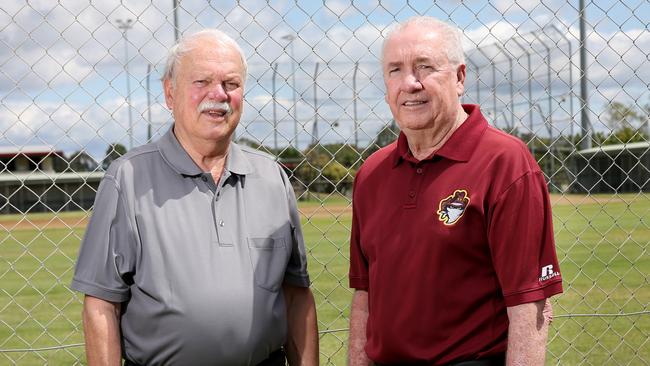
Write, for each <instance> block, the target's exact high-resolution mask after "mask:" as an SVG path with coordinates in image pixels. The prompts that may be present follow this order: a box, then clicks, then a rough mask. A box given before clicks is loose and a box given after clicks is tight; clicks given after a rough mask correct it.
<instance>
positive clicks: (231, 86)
mask: <svg viewBox="0 0 650 366" xmlns="http://www.w3.org/2000/svg"><path fill="white" fill-rule="evenodd" d="M237 88H239V83H226V90H235V89H237Z"/></svg>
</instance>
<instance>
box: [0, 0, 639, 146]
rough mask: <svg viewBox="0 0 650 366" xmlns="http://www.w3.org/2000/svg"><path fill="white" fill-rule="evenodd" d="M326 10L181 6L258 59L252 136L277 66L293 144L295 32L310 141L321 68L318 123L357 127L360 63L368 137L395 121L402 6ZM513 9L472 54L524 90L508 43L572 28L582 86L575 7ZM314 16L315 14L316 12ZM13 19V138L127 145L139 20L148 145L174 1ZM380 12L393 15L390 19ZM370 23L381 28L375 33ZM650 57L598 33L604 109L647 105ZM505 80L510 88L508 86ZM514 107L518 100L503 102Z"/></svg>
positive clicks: (593, 44) (5, 24)
mask: <svg viewBox="0 0 650 366" xmlns="http://www.w3.org/2000/svg"><path fill="white" fill-rule="evenodd" d="M326 4H327V6H328V8H329V9H330V10H324V9H322V5H314V4H311V5H309V9H308V11H307V12H304V11H298V10H297V8H296V5H295V4H294V3H293V2H287V1H283V2H273V3H271V4H269V3H267V2H265V1H250V2H246V3H245V4H244V3H242V4H239V5H238V4H235V3H232V4H231V5H223V4H221V3H219V4H217V3H216V2H214V3H206V2H205V1H200V0H186V1H183V2H181V5H182V9H181V10H180V12H179V25H180V28H181V30H182V31H184V32H191V31H194V30H197V29H199V28H202V27H219V28H221V29H224V30H225V31H226V32H227V33H229V34H230V35H232V36H233V37H235V38H237V39H238V40H239V42H240V44H241V45H242V47H243V48H244V51H245V53H246V54H247V55H248V56H249V63H250V69H249V71H250V75H249V79H248V85H247V89H248V90H249V93H248V94H247V103H248V104H249V106H248V107H247V110H246V114H245V116H244V117H245V121H244V122H247V123H248V122H251V123H252V124H253V125H251V126H250V127H249V128H248V131H250V132H251V133H252V134H255V133H257V132H256V131H257V129H258V128H257V127H255V125H254V124H256V123H257V124H259V125H260V126H264V127H259V131H261V132H260V136H261V137H262V138H268V136H270V135H269V130H268V126H269V125H271V126H272V123H271V124H269V121H271V120H272V116H271V114H272V110H271V106H272V104H271V103H269V102H270V100H271V99H270V98H271V96H270V94H271V81H272V76H273V70H272V64H273V63H275V62H278V63H279V66H278V75H277V78H276V83H277V85H276V86H277V89H278V93H277V100H278V105H277V106H278V109H277V111H278V117H277V118H278V120H280V121H282V123H283V125H282V126H281V127H280V128H281V129H282V131H281V132H282V134H283V135H286V136H289V137H291V136H293V132H292V128H293V127H292V126H293V123H292V121H291V115H290V107H291V105H292V93H291V88H290V87H291V85H292V81H293V80H292V77H291V63H290V58H289V53H290V50H291V48H290V46H288V44H287V41H286V40H282V39H281V38H282V36H284V35H286V34H290V33H291V34H296V35H297V36H298V38H297V39H296V40H294V41H293V47H294V48H293V51H294V53H295V58H296V59H297V61H300V65H299V67H298V68H297V72H296V88H297V90H298V91H299V92H300V93H302V96H303V98H302V100H300V101H299V103H298V115H299V119H300V123H301V124H303V125H304V126H305V127H304V128H305V129H306V130H307V131H310V128H311V124H310V123H311V122H310V121H311V120H313V113H314V108H313V105H312V104H313V101H312V99H313V72H314V66H315V62H319V63H320V64H319V75H318V89H317V93H318V98H319V117H320V118H319V121H321V122H322V123H323V125H324V126H328V125H331V124H332V123H335V122H336V121H338V123H339V127H338V130H336V131H339V130H340V133H341V134H342V135H345V136H347V135H346V134H348V135H349V133H350V131H351V130H350V128H351V127H350V126H352V119H353V118H352V114H353V113H352V106H353V103H352V95H353V90H352V75H353V72H354V63H355V62H357V61H358V62H359V63H360V66H359V70H358V75H357V90H358V95H359V97H360V100H359V101H358V103H357V112H358V116H359V117H358V119H359V120H361V119H364V118H365V119H366V120H367V122H364V123H368V126H370V127H369V130H372V128H374V126H380V125H381V124H382V123H384V122H386V120H387V119H389V117H388V116H389V114H388V113H387V109H386V107H385V103H384V102H383V100H382V94H383V83H382V80H381V73H380V69H379V64H378V62H377V56H378V54H379V52H380V47H381V41H382V35H381V32H382V30H383V29H384V27H385V24H382V23H381V22H382V21H383V19H384V18H385V19H386V22H390V21H392V15H397V14H395V12H397V11H398V10H399V9H400V6H398V4H397V3H396V2H390V1H389V2H383V3H381V8H382V9H383V8H386V9H389V10H388V11H384V10H382V9H379V10H377V11H375V8H377V5H378V4H377V2H376V1H370V2H368V3H361V4H355V6H354V7H353V8H350V4H349V2H345V1H342V0H329V1H327V3H326ZM462 4H463V3H462V2H460V3H458V4H456V5H457V6H463V5H462ZM513 4H514V3H512V2H506V1H505V0H504V1H498V2H496V3H495V6H496V8H497V9H498V10H500V11H502V12H503V13H504V14H503V16H502V17H501V18H499V17H493V18H492V19H489V20H488V21H485V19H484V18H481V19H479V22H471V25H470V27H471V28H469V29H468V30H467V31H466V32H465V35H466V42H465V48H466V49H467V50H468V51H469V50H472V49H475V48H476V47H477V46H481V47H483V46H485V47H486V49H487V48H489V47H487V45H489V44H493V43H495V42H500V43H505V44H506V46H505V47H504V48H505V50H506V54H508V55H510V56H511V57H513V58H515V59H516V63H515V66H514V68H515V70H514V71H515V76H520V77H519V78H518V79H519V80H524V81H521V82H520V83H521V85H523V83H524V82H525V80H526V77H527V74H526V71H525V70H524V67H523V66H522V65H525V62H526V60H525V54H526V52H531V51H530V49H523V50H522V49H519V48H518V47H515V46H513V45H512V43H508V42H507V41H508V39H510V38H511V37H512V36H513V35H516V34H523V33H527V32H529V31H531V30H533V28H536V27H537V26H538V25H539V24H544V25H545V24H549V22H551V21H554V23H553V24H555V25H556V26H557V27H558V28H560V29H563V30H564V32H563V34H564V35H566V36H567V37H568V38H569V39H570V40H571V41H572V42H573V45H574V48H573V51H572V52H573V54H574V55H573V61H572V63H573V65H574V67H573V69H572V70H574V71H575V73H574V77H575V79H574V80H573V82H574V84H575V85H577V74H578V73H577V65H578V64H579V59H578V53H577V38H578V34H579V33H578V30H577V25H576V23H575V19H573V18H571V19H569V20H567V21H566V24H571V25H572V26H571V28H570V29H566V26H564V25H563V24H564V23H563V22H564V20H563V19H562V17H563V16H569V15H564V12H559V13H558V15H557V18H556V17H555V15H553V13H554V10H557V9H560V8H561V7H562V6H563V5H562V4H565V3H563V2H560V1H559V0H552V1H551V2H544V4H545V5H540V4H539V2H535V1H532V0H523V2H519V3H517V5H514V6H513ZM217 5H218V6H217ZM228 6H230V7H228ZM564 6H566V5H564ZM319 7H321V8H320V9H319ZM356 8H358V9H359V10H357V9H356ZM313 9H316V10H314V11H313V14H312V10H313ZM364 11H367V12H368V14H366V13H364ZM3 12H4V13H1V12H0V29H2V35H1V36H0V65H1V66H2V68H1V70H0V90H2V92H3V93H2V95H4V96H3V97H2V100H1V101H2V105H3V106H2V109H0V118H2V120H1V121H0V127H1V128H2V130H1V131H2V133H3V137H4V136H6V137H7V138H10V140H11V141H16V142H17V143H20V141H29V140H30V139H31V140H33V139H42V140H44V142H45V143H48V142H49V143H57V144H61V145H62V146H65V147H66V149H78V148H79V147H88V148H90V149H94V151H95V150H96V151H100V152H101V150H102V149H103V148H102V147H100V145H101V146H105V144H106V143H108V142H114V141H120V142H122V143H125V144H126V143H127V142H128V136H126V130H125V128H126V127H125V126H126V125H125V122H124V121H126V109H125V108H123V106H122V104H123V97H120V95H123V94H124V90H125V85H124V79H125V78H124V76H125V75H124V66H123V62H124V43H123V39H122V33H121V31H120V30H119V29H118V28H117V26H116V23H115V20H116V19H118V18H120V19H127V18H131V19H133V23H132V25H133V28H132V29H130V30H129V31H128V39H129V45H128V52H129V55H130V58H131V61H130V63H129V68H130V70H129V71H130V73H131V75H132V79H131V80H132V96H133V99H134V101H133V104H134V105H135V106H136V110H135V111H134V120H135V121H136V123H135V124H136V126H138V127H137V129H136V134H135V135H136V142H137V143H141V142H143V141H144V139H145V138H144V137H143V136H146V135H145V132H144V131H145V128H144V127H143V126H145V124H144V117H146V113H145V112H146V97H145V89H144V78H145V71H146V68H147V63H148V62H150V63H152V64H154V66H156V67H157V72H154V73H155V74H156V76H157V74H159V72H160V71H161V68H162V67H161V64H162V61H163V59H164V57H165V55H166V52H167V49H168V47H169V46H170V45H171V44H172V42H173V37H174V33H173V30H172V22H173V13H172V9H171V2H169V1H167V0H154V1H152V2H137V1H135V0H133V1H125V2H117V1H115V0H114V1H105V2H98V3H97V2H93V3H91V4H89V3H88V2H87V1H82V0H61V1H59V2H51V1H45V0H40V1H37V2H29V4H28V5H26V4H25V3H24V2H22V1H18V0H7V1H5V2H3ZM370 12H373V14H374V15H371V14H369V13H370ZM391 12H392V13H391ZM378 13H381V14H384V13H386V14H385V16H382V15H377V14H378ZM486 13H487V12H486ZM574 13H575V11H574V12H573V13H572V14H570V15H571V16H573V15H574ZM2 14H4V15H2ZM328 14H329V16H328ZM481 16H483V15H482V14H481ZM530 17H532V19H531V18H530ZM368 19H375V20H374V22H373V23H367V20H368ZM377 19H380V20H377ZM481 22H483V23H481ZM477 24H479V25H478V26H477ZM524 47H526V45H524ZM556 48H561V47H556ZM648 49H650V35H649V33H648V32H647V30H646V29H632V30H630V29H626V30H625V31H622V30H620V29H616V30H611V31H608V32H604V31H602V30H600V29H598V32H593V33H591V34H590V36H589V50H590V52H591V54H592V57H593V59H592V61H590V63H591V66H590V69H589V77H590V80H591V82H592V85H593V89H592V92H593V93H594V97H593V99H594V103H595V105H596V104H597V103H600V104H602V103H603V101H604V100H606V99H607V98H624V97H627V98H630V99H631V98H634V97H635V96H637V95H641V96H643V95H646V98H647V87H648V85H647V84H648V80H650V67H648V66H649V65H648V58H647V50H648ZM486 52H487V51H486ZM554 52H556V53H555V54H554V60H553V61H552V69H553V71H555V72H557V71H560V76H559V77H557V75H555V76H556V77H555V78H554V80H553V82H554V83H556V84H557V83H564V84H567V83H568V82H567V81H566V80H564V78H566V72H567V70H568V69H569V68H568V67H569V66H568V63H569V62H568V58H567V57H561V56H560V54H559V53H558V52H560V50H558V49H556V50H554ZM494 56H498V57H503V53H499V52H493V54H492V57H494ZM483 57H484V58H485V56H483ZM487 57H488V58H489V57H490V55H489V54H488V55H487ZM536 57H537V58H536V61H537V64H535V67H537V68H538V71H537V72H538V75H536V78H543V77H542V75H543V74H544V72H545V71H544V70H542V68H543V64H540V63H541V62H542V61H543V59H544V56H543V52H542V54H540V55H539V56H536ZM294 65H297V64H294ZM297 66H298V65H297ZM498 71H499V72H500V73H501V76H502V75H505V74H507V73H508V69H507V67H504V66H503V65H500V66H499V69H498ZM501 79H502V80H501V81H500V82H501V85H502V86H504V85H505V84H503V83H504V82H503V76H502V77H501ZM481 80H482V82H483V83H484V84H486V85H489V84H490V83H491V75H489V74H488V73H485V74H482V75H481ZM544 80H545V79H544ZM470 83H471V82H470ZM556 84H554V87H555V86H556ZM471 87H473V85H471V86H470V87H469V88H470V89H471ZM534 87H535V88H536V92H539V93H542V92H543V88H544V84H543V80H541V81H540V82H537V83H535V84H534ZM152 88H153V89H154V90H155V92H154V93H159V90H160V86H159V82H158V81H157V80H152ZM518 88H525V86H519V87H518ZM576 91H577V86H576ZM644 93H645V94H644ZM486 95H487V94H482V95H481V99H482V101H485V100H486ZM540 95H541V94H540ZM504 97H507V95H505V94H504ZM135 112H137V113H135ZM152 112H153V119H154V120H156V121H168V120H169V113H168V112H167V111H166V110H165V109H164V107H161V106H160V105H159V103H158V104H156V107H155V108H154V110H153V111H152ZM253 121H255V122H253ZM257 121H259V122H257ZM157 126H159V125H157ZM369 133H371V132H369ZM305 136H306V135H305ZM328 136H334V135H332V134H330V135H328ZM95 146H97V147H95Z"/></svg>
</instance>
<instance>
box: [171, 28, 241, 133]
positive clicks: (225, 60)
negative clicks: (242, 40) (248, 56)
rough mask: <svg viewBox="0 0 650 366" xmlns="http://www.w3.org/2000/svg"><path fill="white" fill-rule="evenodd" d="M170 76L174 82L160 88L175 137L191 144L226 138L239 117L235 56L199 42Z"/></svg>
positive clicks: (238, 68)
mask: <svg viewBox="0 0 650 366" xmlns="http://www.w3.org/2000/svg"><path fill="white" fill-rule="evenodd" d="M174 73H175V74H174V77H175V79H174V80H169V79H167V80H165V81H164V85H163V86H164V89H165V101H166V102H167V107H168V108H169V109H171V110H172V113H173V115H174V121H175V126H174V132H175V133H176V135H177V136H181V138H185V139H189V140H191V141H194V142H198V141H200V140H208V141H223V140H224V139H225V140H228V139H230V136H231V135H232V133H233V132H234V130H235V128H236V127H237V124H238V123H239V119H240V118H241V113H242V103H243V95H244V66H243V64H242V61H241V57H240V55H239V53H238V52H237V51H236V50H235V49H233V48H231V47H224V46H222V45H218V44H217V43H215V42H214V41H212V40H210V39H199V40H196V41H194V42H193V43H192V49H191V50H190V51H189V52H187V53H185V54H184V55H183V56H181V58H180V62H179V63H178V65H177V67H176V69H175V70H174ZM219 103H225V105H223V104H222V105H219Z"/></svg>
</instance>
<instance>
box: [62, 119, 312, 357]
mask: <svg viewBox="0 0 650 366" xmlns="http://www.w3.org/2000/svg"><path fill="white" fill-rule="evenodd" d="M283 282H284V283H288V284H290V285H294V286H300V287H307V286H309V276H308V274H307V265H306V256H305V247H304V243H303V238H302V232H301V229H300V220H299V215H298V211H297V208H296V200H295V196H294V193H293V190H292V188H291V184H290V183H289V180H288V178H287V176H286V174H285V173H284V171H283V170H282V168H281V167H280V166H279V165H278V164H277V163H276V162H275V161H273V159H271V158H270V157H269V156H267V155H265V154H263V153H260V152H258V151H256V150H253V149H249V148H246V147H243V146H241V147H240V146H238V145H236V144H234V143H231V145H230V149H229V152H228V158H227V163H226V169H225V171H224V174H223V176H222V178H221V181H220V182H219V183H218V184H215V182H214V180H213V179H212V176H211V175H210V174H209V173H204V172H202V171H201V170H200V169H199V168H198V167H197V165H196V164H195V163H194V162H193V161H192V159H191V158H190V157H189V155H188V154H187V153H186V152H185V150H184V149H183V148H182V147H181V145H180V144H179V142H178V140H177V139H176V137H175V136H174V134H173V132H172V130H171V129H170V131H169V132H168V133H167V134H166V135H165V136H164V137H162V138H161V139H160V140H159V141H157V142H156V143H151V144H148V145H145V146H142V147H140V148H137V149H134V150H133V151H131V152H129V153H128V154H126V155H125V156H124V157H122V158H120V159H118V160H116V161H115V162H114V163H113V164H112V165H111V166H110V168H109V169H108V171H107V173H106V175H105V177H104V179H103V180H102V183H101V185H100V187H99V190H98V192H97V197H96V200H95V209H94V211H93V215H92V217H91V219H90V223H89V225H88V228H87V230H86V234H85V236H84V239H83V241H82V243H81V250H80V252H79V258H78V261H77V267H76V269H75V274H74V279H73V281H72V288H74V289H76V290H78V291H80V292H83V293H85V294H88V295H91V296H95V297H98V298H101V299H104V300H108V301H113V302H123V303H124V304H123V306H122V309H123V314H122V318H121V331H122V340H123V342H122V345H123V353H124V356H125V357H126V358H128V359H130V360H131V361H134V362H136V363H139V364H142V365H148V366H153V365H255V364H257V363H259V362H260V361H262V360H264V359H265V358H267V356H268V355H269V353H270V352H272V351H275V350H277V349H278V348H280V346H282V344H284V342H285V337H286V329H287V325H286V308H285V303H284V297H283V294H282V289H281V285H282V283H283Z"/></svg>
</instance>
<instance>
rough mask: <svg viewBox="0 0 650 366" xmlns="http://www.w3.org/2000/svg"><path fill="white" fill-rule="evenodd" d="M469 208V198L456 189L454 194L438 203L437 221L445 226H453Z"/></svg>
mask: <svg viewBox="0 0 650 366" xmlns="http://www.w3.org/2000/svg"><path fill="white" fill-rule="evenodd" d="M467 206H469V196H468V195H467V191H466V190H464V189H457V190H455V191H454V194H452V195H450V196H448V197H447V198H445V199H443V200H442V201H440V204H439V205H438V212H437V213H438V220H440V221H442V222H443V223H444V224H445V225H453V224H455V223H457V222H458V220H460V218H461V217H462V216H463V214H464V213H465V209H466V208H467Z"/></svg>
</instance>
